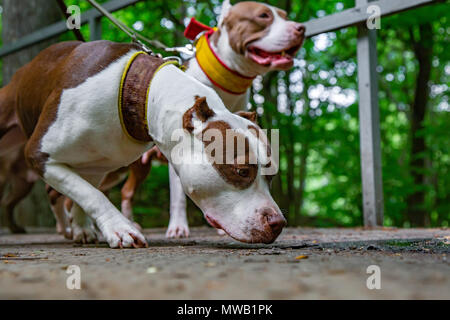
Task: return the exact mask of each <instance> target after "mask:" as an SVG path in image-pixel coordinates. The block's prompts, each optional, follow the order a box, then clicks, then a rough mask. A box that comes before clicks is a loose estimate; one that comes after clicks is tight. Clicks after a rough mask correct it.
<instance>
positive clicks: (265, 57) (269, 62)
mask: <svg viewBox="0 0 450 320" xmlns="http://www.w3.org/2000/svg"><path fill="white" fill-rule="evenodd" d="M300 47H301V44H299V45H296V46H293V47H290V48H289V49H285V50H282V51H279V52H268V51H264V50H262V49H260V48H258V47H255V46H249V47H248V49H247V52H248V56H249V57H250V59H252V60H253V61H254V62H256V63H257V64H260V65H263V66H267V67H270V66H272V67H290V66H291V65H292V63H293V61H294V57H295V54H296V53H297V51H298V50H299V49H300Z"/></svg>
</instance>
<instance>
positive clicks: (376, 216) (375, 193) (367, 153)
mask: <svg viewBox="0 0 450 320" xmlns="http://www.w3.org/2000/svg"><path fill="white" fill-rule="evenodd" d="M369 1H370V0H369ZM367 2H368V0H357V1H356V5H357V6H361V5H364V4H367ZM376 37H377V34H376V30H375V29H374V30H369V29H368V28H367V25H366V23H363V24H361V25H359V26H358V48H357V54H358V87H359V127H360V150H361V175H362V191H363V210H364V226H366V227H374V226H382V225H383V211H384V203H383V183H382V169H381V146H380V114H379V106H378V74H377V71H376V67H377V48H376V41H377V40H376Z"/></svg>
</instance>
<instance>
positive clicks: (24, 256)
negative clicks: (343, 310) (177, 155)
mask: <svg viewBox="0 0 450 320" xmlns="http://www.w3.org/2000/svg"><path fill="white" fill-rule="evenodd" d="M164 232H165V230H164V229H151V230H145V232H144V233H145V235H146V236H147V239H148V241H149V246H150V247H149V248H144V249H110V248H108V246H107V245H106V243H101V244H99V245H76V244H73V243H72V242H71V241H68V240H64V239H63V238H62V236H59V235H57V234H55V233H54V232H53V230H49V229H46V230H44V229H39V230H29V233H28V234H25V235H11V234H9V233H8V232H7V231H6V230H4V229H0V259H1V260H0V299H348V298H349V299H450V254H449V252H450V246H449V244H450V230H449V229H387V228H383V229H379V230H363V229H312V228H286V229H285V230H284V231H283V233H282V234H281V236H280V237H279V238H278V240H277V241H276V242H275V243H273V244H270V245H261V244H243V243H239V242H236V241H234V240H232V239H231V238H229V237H227V236H219V235H218V234H217V233H216V232H215V230H213V229H211V228H207V227H204V228H192V229H191V237H190V238H188V239H178V240H168V239H166V238H165V237H164ZM71 265H77V266H79V268H80V273H81V274H80V276H81V289H80V290H76V289H75V290H69V289H67V287H66V281H67V278H68V277H69V276H70V275H69V274H67V273H66V271H67V268H68V266H71ZM371 265H376V266H379V268H380V273H381V278H380V279H381V289H379V290H377V289H372V290H369V289H368V288H367V284H366V282H367V278H368V277H370V276H371V274H368V273H367V268H368V267H369V266H371Z"/></svg>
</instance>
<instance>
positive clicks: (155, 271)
mask: <svg viewBox="0 0 450 320" xmlns="http://www.w3.org/2000/svg"><path fill="white" fill-rule="evenodd" d="M157 272H158V268H157V267H148V268H147V273H149V274H152V273H157Z"/></svg>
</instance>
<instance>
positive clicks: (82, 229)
mask: <svg viewBox="0 0 450 320" xmlns="http://www.w3.org/2000/svg"><path fill="white" fill-rule="evenodd" d="M64 236H65V237H66V238H67V239H73V241H75V242H77V243H84V244H86V243H96V242H98V239H97V232H96V230H95V226H94V223H93V222H92V220H91V219H89V218H88V217H86V219H85V221H84V223H83V224H79V223H76V222H75V221H72V228H67V229H66V230H65V233H64Z"/></svg>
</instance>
